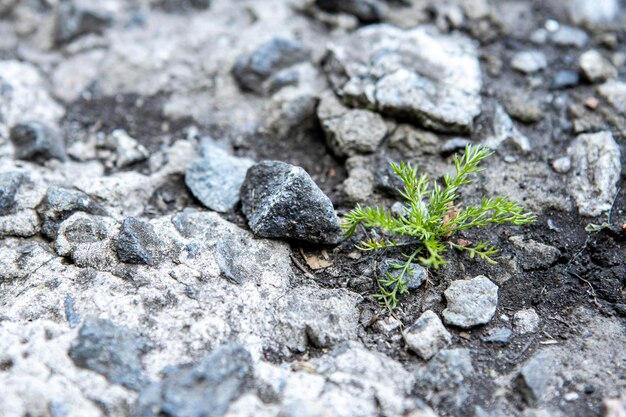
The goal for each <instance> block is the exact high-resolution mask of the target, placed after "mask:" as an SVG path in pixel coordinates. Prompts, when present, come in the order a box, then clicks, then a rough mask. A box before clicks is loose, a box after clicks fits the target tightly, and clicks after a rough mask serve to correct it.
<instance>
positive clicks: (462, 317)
mask: <svg viewBox="0 0 626 417" xmlns="http://www.w3.org/2000/svg"><path fill="white" fill-rule="evenodd" d="M444 295H445V296H446V300H447V302H448V307H447V308H446V309H445V310H443V318H444V321H445V323H446V324H451V325H453V326H458V327H462V328H464V329H469V328H471V327H474V326H479V325H481V324H486V323H489V321H490V320H491V318H492V317H493V315H494V314H495V312H496V306H497V305H498V286H497V285H496V284H494V283H493V282H491V281H490V280H489V278H487V277H486V276H484V275H479V276H477V277H476V278H472V279H468V280H458V281H453V282H452V283H451V284H450V286H449V287H448V289H447V290H446V291H445V292H444Z"/></svg>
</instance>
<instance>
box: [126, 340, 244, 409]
mask: <svg viewBox="0 0 626 417" xmlns="http://www.w3.org/2000/svg"><path fill="white" fill-rule="evenodd" d="M164 373H165V377H164V378H163V380H162V381H161V382H160V383H157V384H153V385H151V386H149V387H148V388H146V389H144V390H143V391H142V392H141V393H140V395H139V398H137V402H136V403H135V409H134V411H133V413H132V415H133V416H134V417H158V416H161V415H163V414H167V415H169V416H172V417H197V416H209V415H210V416H216V417H221V416H223V415H224V414H225V413H226V410H227V409H228V406H229V405H230V403H231V402H232V401H234V400H236V399H237V398H238V397H239V396H240V395H241V394H242V393H243V392H245V390H246V389H247V388H248V384H249V382H250V379H251V378H252V374H253V364H252V358H251V356H250V353H248V351H246V350H245V349H244V348H243V347H241V346H239V345H235V344H229V345H225V346H222V347H219V348H217V349H215V350H214V351H213V352H211V353H210V354H209V355H208V356H207V357H206V358H204V359H202V360H201V361H200V362H198V363H196V364H190V365H181V366H175V367H171V368H168V369H166V370H164Z"/></svg>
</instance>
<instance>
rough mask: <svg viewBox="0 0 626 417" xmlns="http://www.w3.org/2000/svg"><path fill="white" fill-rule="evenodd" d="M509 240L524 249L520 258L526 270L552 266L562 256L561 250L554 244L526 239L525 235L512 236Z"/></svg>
mask: <svg viewBox="0 0 626 417" xmlns="http://www.w3.org/2000/svg"><path fill="white" fill-rule="evenodd" d="M509 241H510V242H511V243H513V245H514V246H515V247H516V248H519V249H521V250H522V252H523V254H522V255H521V257H520V259H519V260H520V263H521V265H522V268H524V269H525V270H532V269H544V268H550V267H551V266H552V265H554V264H555V263H556V261H557V260H558V259H559V257H560V256H561V251H559V250H558V249H557V248H555V247H554V246H550V245H544V244H543V243H540V242H537V241H534V240H532V239H524V237H523V236H511V237H510V238H509Z"/></svg>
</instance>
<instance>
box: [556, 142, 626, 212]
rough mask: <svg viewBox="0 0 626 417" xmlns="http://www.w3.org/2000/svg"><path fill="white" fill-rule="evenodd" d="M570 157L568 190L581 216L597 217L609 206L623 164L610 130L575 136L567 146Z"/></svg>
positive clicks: (615, 190)
mask: <svg viewBox="0 0 626 417" xmlns="http://www.w3.org/2000/svg"><path fill="white" fill-rule="evenodd" d="M568 155H569V156H570V157H571V158H572V167H573V169H572V172H571V174H570V175H571V177H570V192H571V193H572V195H573V196H574V200H575V201H576V205H577V206H578V211H579V212H580V214H582V215H583V216H598V215H600V214H602V213H604V212H606V211H608V210H609V209H610V208H611V203H612V202H613V198H614V197H615V193H616V192H617V182H618V180H619V177H620V173H621V170H622V165H621V162H620V149H619V145H618V144H617V143H616V142H615V140H614V139H613V135H612V134H611V132H608V131H605V132H597V133H588V134H582V135H578V137H577V138H576V139H575V140H574V142H573V143H572V144H571V145H570V147H569V149H568Z"/></svg>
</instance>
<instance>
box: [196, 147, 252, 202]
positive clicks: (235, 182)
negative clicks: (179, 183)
mask: <svg viewBox="0 0 626 417" xmlns="http://www.w3.org/2000/svg"><path fill="white" fill-rule="evenodd" d="M252 165H254V161H253V160H252V159H249V158H237V157H235V156H232V155H230V154H229V153H228V152H226V151H225V150H223V149H221V148H219V147H217V146H216V145H211V144H206V145H205V148H204V151H203V157H202V158H200V159H197V160H196V161H194V162H193V163H192V164H191V165H190V166H189V168H187V171H186V172H185V184H187V187H188V188H189V190H190V191H191V193H192V194H193V195H194V197H196V198H197V199H198V200H200V202H201V203H202V204H203V205H204V206H205V207H207V208H209V209H211V210H214V211H218V212H220V213H226V212H229V211H232V210H233V209H234V208H235V205H236V204H237V203H238V202H239V190H240V189H241V184H243V180H244V179H245V177H246V172H247V171H248V168H250V167H251V166H252Z"/></svg>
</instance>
